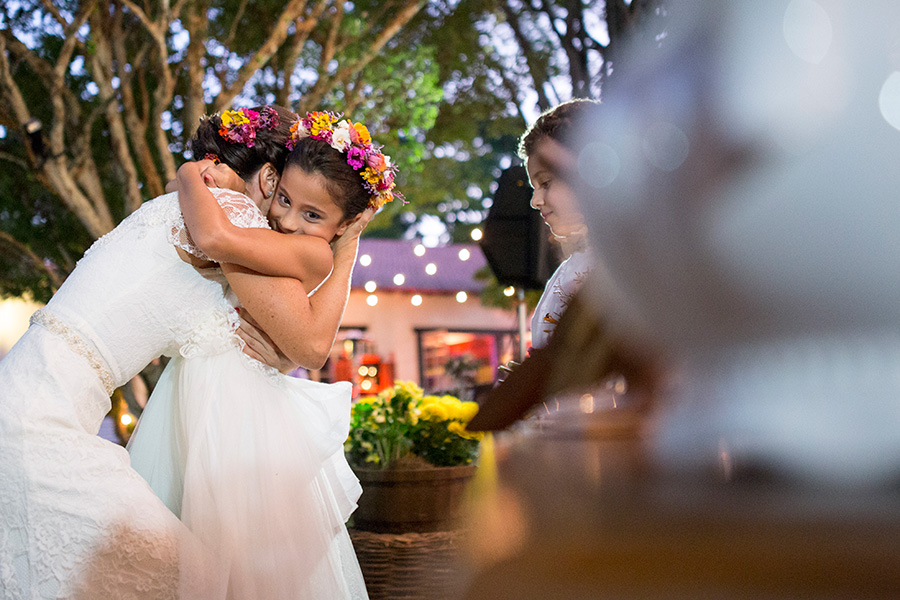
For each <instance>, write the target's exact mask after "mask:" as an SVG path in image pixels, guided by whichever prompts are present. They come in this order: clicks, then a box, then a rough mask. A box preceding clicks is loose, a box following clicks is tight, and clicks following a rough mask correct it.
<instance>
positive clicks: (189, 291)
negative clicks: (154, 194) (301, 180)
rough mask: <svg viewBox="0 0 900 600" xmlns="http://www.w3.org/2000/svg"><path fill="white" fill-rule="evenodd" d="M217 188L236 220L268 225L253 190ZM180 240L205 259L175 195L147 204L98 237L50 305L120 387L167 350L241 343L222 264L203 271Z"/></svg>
mask: <svg viewBox="0 0 900 600" xmlns="http://www.w3.org/2000/svg"><path fill="white" fill-rule="evenodd" d="M213 194H214V195H215V196H216V199H217V200H218V201H219V203H220V205H221V206H222V207H223V208H224V209H225V212H226V214H227V215H228V216H229V219H230V220H231V221H232V222H233V223H234V224H236V225H238V226H241V227H268V225H267V222H266V219H265V217H264V216H263V215H262V213H260V211H259V209H258V208H257V207H256V205H255V204H254V203H253V202H252V201H251V200H250V199H249V198H248V197H247V196H244V195H243V194H239V193H236V192H232V191H230V190H220V189H215V190H213ZM176 246H178V247H180V248H183V249H184V250H186V251H188V252H190V253H192V254H194V255H195V256H199V257H201V258H206V257H204V256H203V254H202V252H200V251H199V249H197V248H196V247H195V246H194V244H193V242H192V240H191V238H190V235H189V234H188V232H187V229H186V227H185V224H184V219H183V217H182V215H181V210H180V207H179V204H178V195H177V193H172V194H166V195H164V196H160V197H159V198H156V199H154V200H151V201H149V202H147V203H145V204H144V205H143V206H142V207H141V208H140V209H138V210H137V211H135V212H134V213H133V214H132V215H130V216H129V217H128V218H127V219H125V220H124V221H123V222H122V223H121V224H120V225H119V226H118V227H116V228H115V229H114V230H113V231H111V232H110V233H108V234H107V235H105V236H103V237H102V238H100V239H99V240H97V242H95V243H94V245H93V246H91V248H90V249H89V250H88V251H87V252H86V253H85V255H84V258H82V259H81V260H80V261H79V263H78V267H77V268H76V269H75V271H73V272H72V274H71V275H70V276H69V278H68V279H67V280H66V282H65V283H64V284H63V286H62V287H61V288H60V289H59V291H58V292H57V293H56V295H54V297H53V298H52V299H51V300H50V302H49V304H48V305H47V307H46V308H45V309H44V310H45V311H46V312H49V313H50V314H51V315H53V317H55V318H57V319H58V320H59V321H60V322H61V323H64V324H65V325H66V326H67V327H69V328H70V329H71V330H73V331H74V333H75V334H76V335H78V336H79V337H80V338H82V339H83V340H85V341H86V342H87V343H88V344H89V345H90V346H91V347H92V348H93V349H94V350H95V351H96V353H97V354H99V356H100V357H102V359H103V362H105V363H106V365H107V366H108V370H109V373H110V375H111V377H112V380H113V383H114V385H116V386H118V385H122V384H123V383H125V382H126V381H128V380H129V379H131V377H133V376H134V375H135V374H136V373H137V372H138V371H140V369H142V368H143V367H144V366H145V365H146V364H147V363H149V362H150V361H151V360H153V359H154V358H156V357H157V356H160V355H161V354H166V355H170V356H173V355H175V354H182V355H184V356H196V355H199V354H208V353H213V352H216V351H221V350H222V349H224V348H227V347H229V346H230V345H236V344H239V341H238V338H237V337H236V336H235V335H234V334H233V332H234V330H235V329H236V328H237V326H238V323H239V321H238V317H237V313H236V312H235V311H234V309H233V305H232V302H229V300H228V299H226V296H225V294H224V293H223V285H224V280H223V279H222V278H221V276H219V275H220V272H219V270H218V269H212V270H207V271H208V272H207V273H203V272H200V274H198V270H197V269H195V268H194V267H193V266H191V265H189V264H187V263H185V262H184V261H182V260H181V258H180V257H179V256H178V253H177V251H176Z"/></svg>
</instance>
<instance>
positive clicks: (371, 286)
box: [363, 280, 378, 294]
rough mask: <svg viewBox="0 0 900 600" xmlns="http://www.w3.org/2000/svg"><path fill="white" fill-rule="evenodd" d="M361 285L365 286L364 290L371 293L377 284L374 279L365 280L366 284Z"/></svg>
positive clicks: (376, 287)
mask: <svg viewBox="0 0 900 600" xmlns="http://www.w3.org/2000/svg"><path fill="white" fill-rule="evenodd" d="M363 287H365V288H366V291H367V292H369V293H370V294H371V293H372V292H374V291H375V290H377V289H378V284H377V283H375V282H374V281H371V280H369V281H367V282H366V285H364V286H363Z"/></svg>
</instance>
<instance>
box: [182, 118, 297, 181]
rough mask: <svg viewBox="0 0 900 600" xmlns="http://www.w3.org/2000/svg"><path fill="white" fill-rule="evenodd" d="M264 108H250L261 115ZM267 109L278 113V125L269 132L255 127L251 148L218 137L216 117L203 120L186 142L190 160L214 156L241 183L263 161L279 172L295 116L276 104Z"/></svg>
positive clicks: (218, 127)
mask: <svg viewBox="0 0 900 600" xmlns="http://www.w3.org/2000/svg"><path fill="white" fill-rule="evenodd" d="M265 108H267V107H266V106H254V107H253V108H252V109H251V110H254V111H256V112H262V111H263V109H265ZM268 108H271V109H272V110H274V111H275V112H276V113H277V114H278V125H277V126H276V127H273V128H271V129H269V128H267V127H260V128H258V129H257V130H256V140H255V141H254V144H253V147H247V145H246V144H244V143H241V142H237V143H235V142H231V141H229V140H227V139H225V138H224V137H222V135H221V134H220V133H219V129H220V128H221V127H222V118H221V117H220V116H219V115H217V114H216V115H210V116H208V117H204V118H203V119H202V120H201V121H200V125H199V126H198V127H197V131H196V132H195V133H194V137H192V138H191V142H190V147H191V154H193V157H194V160H200V159H202V158H203V157H205V156H206V155H207V154H214V155H216V156H217V157H218V159H219V160H220V161H221V162H223V163H225V164H226V165H228V166H229V167H231V168H232V169H233V170H234V172H235V173H237V174H238V175H239V176H240V177H241V178H242V179H244V180H245V181H246V180H247V179H248V178H250V177H251V176H253V175H254V174H255V173H257V172H259V170H260V169H261V168H262V166H263V165H264V164H266V163H267V162H268V163H272V165H273V166H274V167H275V169H276V170H277V171H278V172H279V173H281V172H282V171H283V170H284V163H285V160H286V159H287V155H288V150H287V147H286V143H287V140H288V138H290V137H291V123H292V122H293V121H294V120H295V119H296V118H297V115H296V113H294V112H293V111H290V110H288V109H286V108H284V107H283V106H278V105H277V104H270V105H268Z"/></svg>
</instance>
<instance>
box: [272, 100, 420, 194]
mask: <svg viewBox="0 0 900 600" xmlns="http://www.w3.org/2000/svg"><path fill="white" fill-rule="evenodd" d="M340 118H341V115H339V114H335V113H332V112H324V111H317V112H308V113H306V117H302V118H299V119H297V120H296V121H294V123H293V125H291V137H290V139H289V140H288V141H287V148H288V150H293V149H294V146H296V145H297V142H298V141H300V140H301V139H303V138H305V137H310V138H312V139H314V140H322V141H323V142H327V143H328V145H330V146H331V147H332V148H334V149H335V150H337V151H338V152H341V153H346V154H347V164H348V165H350V166H351V167H353V170H355V171H357V172H358V173H359V176H360V177H362V186H363V188H365V190H366V191H367V192H369V194H370V198H369V206H370V207H372V208H381V207H382V206H384V205H385V204H387V203H388V202H390V201H391V200H393V199H394V198H395V197H397V198H400V199H401V200H404V198H403V195H402V194H400V192H394V191H393V190H394V177H395V176H396V174H397V167H396V165H394V164H392V163H391V157H390V156H387V155H386V154H383V153H382V152H381V146H375V145H374V144H373V143H372V136H371V135H369V130H368V129H366V126H365V125H363V124H362V123H351V122H350V121H348V120H346V119H344V120H343V121H338V120H339V119H340Z"/></svg>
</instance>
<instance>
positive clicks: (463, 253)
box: [459, 248, 472, 260]
mask: <svg viewBox="0 0 900 600" xmlns="http://www.w3.org/2000/svg"><path fill="white" fill-rule="evenodd" d="M470 256H472V253H471V252H469V249H468V248H463V249H462V250H460V251H459V260H469V257H470Z"/></svg>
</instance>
